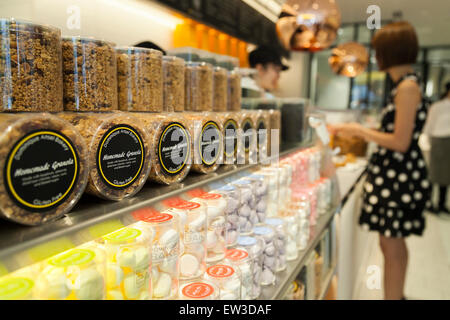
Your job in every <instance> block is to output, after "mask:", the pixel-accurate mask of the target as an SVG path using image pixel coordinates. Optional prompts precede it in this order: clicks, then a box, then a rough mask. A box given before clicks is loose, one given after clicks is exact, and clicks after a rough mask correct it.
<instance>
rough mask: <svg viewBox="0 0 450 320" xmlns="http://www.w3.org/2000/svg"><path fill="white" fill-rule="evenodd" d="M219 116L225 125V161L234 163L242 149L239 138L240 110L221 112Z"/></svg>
mask: <svg viewBox="0 0 450 320" xmlns="http://www.w3.org/2000/svg"><path fill="white" fill-rule="evenodd" d="M217 116H218V117H219V119H220V122H221V124H222V127H223V140H224V146H223V152H224V153H223V159H224V161H223V163H224V164H225V165H234V164H236V162H237V157H238V154H239V152H240V150H241V149H242V144H241V143H240V142H239V139H238V134H239V129H240V126H239V114H238V112H219V113H217Z"/></svg>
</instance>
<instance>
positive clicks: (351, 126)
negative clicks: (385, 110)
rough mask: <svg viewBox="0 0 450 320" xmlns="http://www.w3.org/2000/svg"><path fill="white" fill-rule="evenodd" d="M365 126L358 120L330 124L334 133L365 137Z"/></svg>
mask: <svg viewBox="0 0 450 320" xmlns="http://www.w3.org/2000/svg"><path fill="white" fill-rule="evenodd" d="M363 128H364V127H363V126H362V125H361V124H360V123H357V122H350V123H339V124H333V125H329V130H330V132H331V133H332V134H336V135H340V136H343V137H350V138H351V137H361V138H363Z"/></svg>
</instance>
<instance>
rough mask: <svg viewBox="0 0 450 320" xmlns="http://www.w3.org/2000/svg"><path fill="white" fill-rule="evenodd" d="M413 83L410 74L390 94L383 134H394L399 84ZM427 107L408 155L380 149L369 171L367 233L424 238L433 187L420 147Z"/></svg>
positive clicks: (364, 215)
mask: <svg viewBox="0 0 450 320" xmlns="http://www.w3.org/2000/svg"><path fill="white" fill-rule="evenodd" d="M405 79H413V80H415V81H417V82H418V78H417V76H416V75H414V74H408V75H406V76H404V77H403V78H402V79H400V80H399V81H398V82H397V83H396V85H395V87H394V89H393V90H392V92H391V103H390V104H389V105H388V106H386V107H385V108H384V109H383V118H382V122H381V131H382V132H390V133H392V132H394V121H395V106H394V104H393V102H392V101H393V97H394V96H395V94H396V88H397V86H398V84H399V83H400V82H402V81H403V80H405ZM427 107H428V104H427V103H426V102H425V100H424V101H423V103H422V105H421V106H420V108H419V110H418V111H417V114H416V120H415V128H414V133H413V140H412V142H411V146H410V147H409V150H408V151H406V152H405V153H401V152H396V151H391V150H388V149H386V148H383V147H378V148H377V150H376V151H375V152H374V153H373V155H372V157H371V158H370V161H369V166H368V168H367V178H366V181H365V183H364V192H363V201H364V203H363V207H362V212H361V216H360V219H359V224H360V225H362V227H363V228H364V229H365V230H372V231H378V232H379V233H380V234H382V235H384V236H385V237H398V238H399V237H407V236H409V235H411V234H416V235H422V233H423V230H424V229H425V219H424V210H425V206H426V204H427V202H428V200H429V199H430V190H431V186H430V183H429V181H428V180H427V169H426V167H425V161H424V159H423V156H422V152H421V150H420V148H419V145H418V140H419V135H420V133H421V131H422V128H423V126H424V124H425V120H426V117H427Z"/></svg>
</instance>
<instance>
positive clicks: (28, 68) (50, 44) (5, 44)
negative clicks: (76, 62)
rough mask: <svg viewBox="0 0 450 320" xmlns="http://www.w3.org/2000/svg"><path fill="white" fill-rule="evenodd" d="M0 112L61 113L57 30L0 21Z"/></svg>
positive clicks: (24, 23) (61, 96) (28, 23)
mask: <svg viewBox="0 0 450 320" xmlns="http://www.w3.org/2000/svg"><path fill="white" fill-rule="evenodd" d="M0 56H1V57H2V58H1V59H0V75H1V81H0V100H1V101H0V112H24V111H31V112H45V111H46V112H59V111H62V110H63V84H62V78H63V74H62V69H61V65H62V62H61V30H60V29H58V28H55V27H52V26H48V25H38V24H34V23H30V22H25V21H17V20H14V19H0Z"/></svg>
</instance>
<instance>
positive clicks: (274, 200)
mask: <svg viewBox="0 0 450 320" xmlns="http://www.w3.org/2000/svg"><path fill="white" fill-rule="evenodd" d="M256 173H257V174H259V175H262V176H265V177H266V179H267V181H268V185H267V190H268V192H267V211H266V212H267V214H266V216H267V217H276V216H277V215H278V211H279V210H278V198H279V182H278V176H279V172H278V171H277V170H275V169H274V168H273V167H265V168H263V169H262V170H259V171H257V172H256Z"/></svg>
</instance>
